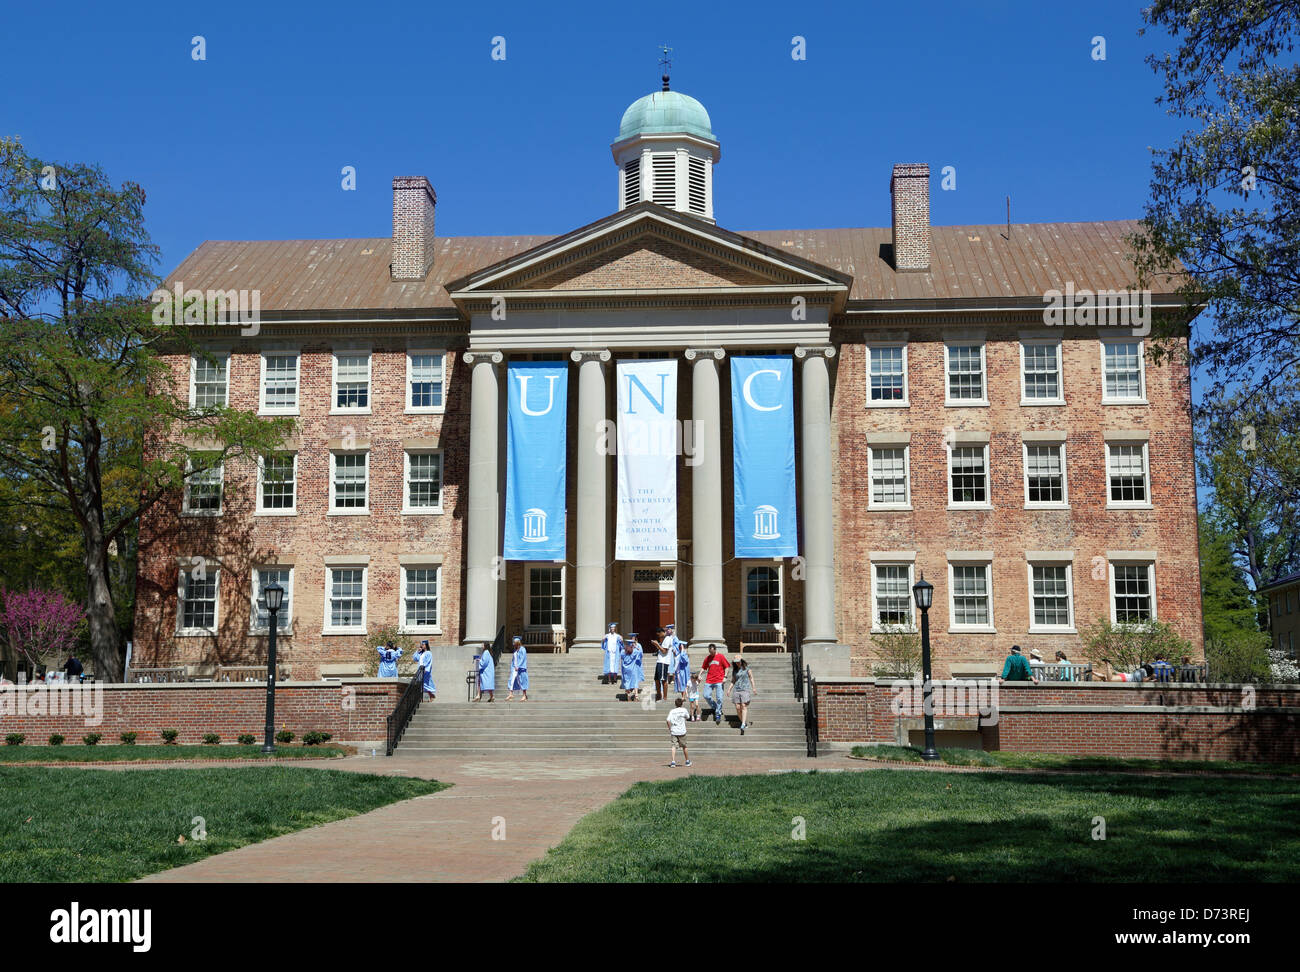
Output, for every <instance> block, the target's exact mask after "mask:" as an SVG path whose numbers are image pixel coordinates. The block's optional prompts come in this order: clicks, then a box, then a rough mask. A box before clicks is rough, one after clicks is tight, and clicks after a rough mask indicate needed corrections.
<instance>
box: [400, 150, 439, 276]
mask: <svg viewBox="0 0 1300 972" xmlns="http://www.w3.org/2000/svg"><path fill="white" fill-rule="evenodd" d="M437 203H438V195H437V193H435V192H434V191H433V186H431V185H429V180H428V179H426V178H425V177H424V176H401V177H399V178H397V179H394V180H393V253H392V260H391V262H390V263H389V264H388V272H389V274H390V275H391V276H392V278H393V279H394V280H423V279H424V278H425V277H426V276H428V274H429V268H430V267H431V266H433V208H434V206H435V205H437Z"/></svg>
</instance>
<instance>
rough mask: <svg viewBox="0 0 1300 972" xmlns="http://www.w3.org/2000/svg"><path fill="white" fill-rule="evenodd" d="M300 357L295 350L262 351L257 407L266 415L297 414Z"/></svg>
mask: <svg viewBox="0 0 1300 972" xmlns="http://www.w3.org/2000/svg"><path fill="white" fill-rule="evenodd" d="M300 365H301V358H300V355H299V354H298V352H297V351H263V352H262V381H261V392H260V394H259V402H258V408H259V410H260V411H261V412H263V413H266V414H268V415H297V414H298V382H299V374H300Z"/></svg>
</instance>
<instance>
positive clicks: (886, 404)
mask: <svg viewBox="0 0 1300 972" xmlns="http://www.w3.org/2000/svg"><path fill="white" fill-rule="evenodd" d="M911 405H912V403H911V402H909V401H908V400H907V399H906V398H904V399H903V400H902V401H899V400H898V399H891V400H890V401H878V402H873V401H868V402H867V408H910V407H911Z"/></svg>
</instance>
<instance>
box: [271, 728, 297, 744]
mask: <svg viewBox="0 0 1300 972" xmlns="http://www.w3.org/2000/svg"><path fill="white" fill-rule="evenodd" d="M275 741H276V742H279V743H291V742H293V733H291V732H290V731H289V730H288V729H281V730H280V731H279V732H277V733H276V734H275Z"/></svg>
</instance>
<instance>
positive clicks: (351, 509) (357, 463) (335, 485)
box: [329, 451, 370, 514]
mask: <svg viewBox="0 0 1300 972" xmlns="http://www.w3.org/2000/svg"><path fill="white" fill-rule="evenodd" d="M330 465H331V469H330V510H329V511H330V512H331V513H341V514H347V513H368V512H369V511H370V505H369V503H370V489H369V486H370V453H369V452H368V451H367V452H331V453H330Z"/></svg>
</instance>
